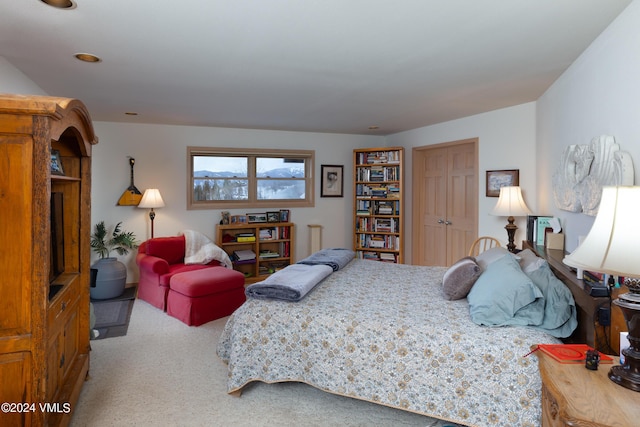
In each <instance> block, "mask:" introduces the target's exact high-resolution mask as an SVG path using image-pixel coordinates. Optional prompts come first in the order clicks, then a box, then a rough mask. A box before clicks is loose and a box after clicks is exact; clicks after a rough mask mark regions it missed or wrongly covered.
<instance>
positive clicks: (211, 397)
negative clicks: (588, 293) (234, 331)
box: [70, 300, 453, 427]
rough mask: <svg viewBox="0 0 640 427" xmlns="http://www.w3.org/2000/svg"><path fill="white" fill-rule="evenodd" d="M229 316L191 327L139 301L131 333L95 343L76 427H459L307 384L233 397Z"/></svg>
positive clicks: (251, 388) (259, 387) (261, 387)
mask: <svg viewBox="0 0 640 427" xmlns="http://www.w3.org/2000/svg"><path fill="white" fill-rule="evenodd" d="M226 321H227V318H222V319H218V320H214V321H213V322H209V323H205V324H204V325H202V326H199V327H189V326H187V325H185V324H184V323H182V322H180V321H179V320H177V319H175V318H173V317H171V316H167V314H166V313H164V312H162V311H161V310H158V309H157V308H155V307H153V306H151V305H150V304H147V303H146V302H145V301H142V300H137V301H136V303H135V305H134V307H133V312H132V314H131V321H130V322H129V331H128V333H127V335H126V336H122V337H116V338H111V339H108V340H98V341H92V344H91V349H92V350H91V368H90V370H89V375H88V378H87V381H85V383H84V386H83V388H82V391H81V393H80V399H79V401H78V403H77V404H76V405H75V407H74V408H73V417H72V419H71V424H70V426H71V427H84V426H91V427H102V426H203V427H204V426H207V427H208V426H214V427H225V426H234V427H245V426H247V427H249V426H250V427H254V426H256V427H271V426H273V427H283V426H285V427H286V426H305V427H325V426H340V427H343V426H344V427H350V426H366V427H399V426H416V427H445V426H451V425H453V424H452V423H447V422H444V421H438V420H435V419H433V418H429V417H425V416H422V415H418V414H412V413H409V412H405V411H400V410H397V409H393V408H387V407H384V406H380V405H375V404H373V403H370V402H365V401H361V400H356V399H351V398H348V397H344V396H337V395H334V394H330V393H325V392H323V391H321V390H318V389H316V388H314V387H311V386H309V385H306V384H301V383H283V384H264V383H254V384H250V385H248V386H247V387H245V390H244V391H243V393H242V396H241V397H235V396H230V395H228V394H227V387H226V382H227V365H226V364H225V363H224V362H222V360H220V358H218V356H217V355H216V352H215V350H216V345H217V343H218V339H219V337H220V334H221V332H222V329H223V328H224V325H225V323H226Z"/></svg>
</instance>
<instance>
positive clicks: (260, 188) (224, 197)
mask: <svg viewBox="0 0 640 427" xmlns="http://www.w3.org/2000/svg"><path fill="white" fill-rule="evenodd" d="M314 153H315V152H314V151H313V150H275V149H274V150H267V149H265V150H259V149H257V150H249V149H233V148H207V147H188V148H187V157H188V161H189V167H188V170H189V172H188V173H189V177H188V180H189V188H188V197H187V208H188V209H212V208H242V207H246V208H248V209H253V208H257V207H265V208H266V207H296V206H297V207H303V206H308V207H310V206H313V204H314V199H313V188H314V185H313V164H314Z"/></svg>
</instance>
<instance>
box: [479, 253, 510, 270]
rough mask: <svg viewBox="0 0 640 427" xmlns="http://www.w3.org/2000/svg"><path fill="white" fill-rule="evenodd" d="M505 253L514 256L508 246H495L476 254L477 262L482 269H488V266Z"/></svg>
mask: <svg viewBox="0 0 640 427" xmlns="http://www.w3.org/2000/svg"><path fill="white" fill-rule="evenodd" d="M505 255H510V256H514V255H513V254H512V253H511V252H509V251H508V250H507V249H506V248H503V247H495V248H491V249H487V250H486V251H484V252H482V253H480V254H478V255H476V262H477V263H478V265H479V266H480V268H481V269H482V271H484V270H486V269H487V266H488V265H489V264H491V263H493V262H495V261H497V260H499V259H500V258H502V257H503V256H505Z"/></svg>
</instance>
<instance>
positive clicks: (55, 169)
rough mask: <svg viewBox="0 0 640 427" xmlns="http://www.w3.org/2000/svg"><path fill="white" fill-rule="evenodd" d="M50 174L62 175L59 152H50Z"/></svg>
mask: <svg viewBox="0 0 640 427" xmlns="http://www.w3.org/2000/svg"><path fill="white" fill-rule="evenodd" d="M51 173H52V174H53V175H64V170H63V169H62V161H61V160H60V151H58V150H51Z"/></svg>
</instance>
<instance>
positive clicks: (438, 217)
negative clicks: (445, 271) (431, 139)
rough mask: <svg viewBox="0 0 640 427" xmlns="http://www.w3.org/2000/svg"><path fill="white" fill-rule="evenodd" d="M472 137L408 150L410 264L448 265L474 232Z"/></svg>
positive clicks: (474, 156) (463, 253)
mask: <svg viewBox="0 0 640 427" xmlns="http://www.w3.org/2000/svg"><path fill="white" fill-rule="evenodd" d="M477 157H478V156H477V139H471V140H464V141H457V142H453V143H446V144H438V145H435V146H428V147H420V148H417V149H414V152H413V230H414V235H413V264H415V265H443V266H449V265H451V264H453V263H454V262H455V261H457V260H458V259H460V258H462V257H463V256H466V255H467V252H468V250H469V247H470V246H471V243H472V242H473V240H474V239H475V236H476V234H477V224H478V215H477V206H478V178H477Z"/></svg>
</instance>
